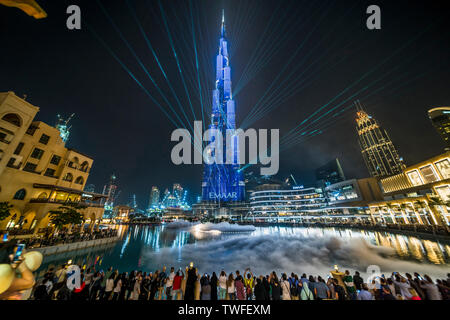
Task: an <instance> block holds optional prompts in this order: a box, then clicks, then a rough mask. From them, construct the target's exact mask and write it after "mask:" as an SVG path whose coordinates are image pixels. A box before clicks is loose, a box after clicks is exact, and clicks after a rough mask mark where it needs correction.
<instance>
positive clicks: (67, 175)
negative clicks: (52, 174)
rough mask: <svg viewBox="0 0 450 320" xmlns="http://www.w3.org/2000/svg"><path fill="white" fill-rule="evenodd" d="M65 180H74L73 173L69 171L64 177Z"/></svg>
mask: <svg viewBox="0 0 450 320" xmlns="http://www.w3.org/2000/svg"><path fill="white" fill-rule="evenodd" d="M63 180H64V181H69V182H72V180H73V175H72V174H71V173H70V172H67V173H66V175H65V176H64V178H63Z"/></svg>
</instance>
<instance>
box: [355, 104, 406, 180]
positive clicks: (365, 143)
mask: <svg viewBox="0 0 450 320" xmlns="http://www.w3.org/2000/svg"><path fill="white" fill-rule="evenodd" d="M355 105H356V109H357V112H356V115H357V117H356V130H357V131H358V142H359V146H360V148H361V153H362V156H363V159H364V162H365V163H366V166H367V169H368V170H369V173H370V175H371V176H373V177H385V176H390V175H394V174H398V173H401V172H402V168H403V167H404V165H403V163H402V160H401V158H400V157H399V156H398V152H397V150H396V149H395V146H394V144H393V143H392V141H391V139H390V138H389V136H388V134H387V132H386V130H384V129H383V128H382V127H380V126H379V124H378V122H377V121H376V120H375V119H374V118H372V117H371V116H369V115H368V114H367V113H366V112H365V111H364V110H363V109H362V106H361V103H360V102H359V101H356V102H355Z"/></svg>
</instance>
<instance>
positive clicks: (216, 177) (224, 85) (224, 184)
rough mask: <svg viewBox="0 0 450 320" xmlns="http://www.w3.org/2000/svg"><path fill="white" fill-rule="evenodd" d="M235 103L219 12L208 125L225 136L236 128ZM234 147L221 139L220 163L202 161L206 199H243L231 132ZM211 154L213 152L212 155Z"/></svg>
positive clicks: (223, 20) (223, 26)
mask: <svg viewBox="0 0 450 320" xmlns="http://www.w3.org/2000/svg"><path fill="white" fill-rule="evenodd" d="M235 111H236V110H235V103H234V100H233V95H232V92H231V67H230V60H229V55H228V46H227V39H226V34H225V16H224V13H223V12H222V27H221V36H220V41H219V52H218V54H217V58H216V82H215V89H214V90H213V92H212V113H211V124H210V125H209V129H215V130H219V131H220V132H221V133H222V136H223V137H226V130H227V129H229V130H236V118H235ZM233 141H234V147H233V148H230V149H231V150H227V148H226V144H225V143H224V144H223V145H224V146H223V148H224V151H223V163H224V164H205V168H204V172H203V181H202V200H203V201H208V202H233V201H242V200H244V196H245V183H244V180H243V177H242V173H241V171H240V170H239V164H238V161H237V159H238V157H239V150H238V141H237V136H233ZM227 153H231V155H232V159H233V160H234V161H233V163H234V164H226V163H225V161H226V158H227V157H226V155H227ZM212 156H214V155H212Z"/></svg>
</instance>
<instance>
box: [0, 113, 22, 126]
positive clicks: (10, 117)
mask: <svg viewBox="0 0 450 320" xmlns="http://www.w3.org/2000/svg"><path fill="white" fill-rule="evenodd" d="M2 120H5V121H6V122H9V123H11V124H13V125H15V126H16V127H20V126H21V125H22V119H21V118H20V117H19V116H18V115H17V114H15V113H8V114H5V115H4V116H3V117H2Z"/></svg>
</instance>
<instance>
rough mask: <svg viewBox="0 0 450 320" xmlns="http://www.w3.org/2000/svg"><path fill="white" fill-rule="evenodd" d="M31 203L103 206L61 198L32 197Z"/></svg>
mask: <svg viewBox="0 0 450 320" xmlns="http://www.w3.org/2000/svg"><path fill="white" fill-rule="evenodd" d="M30 203H56V204H66V205H82V206H87V207H98V208H101V207H103V205H102V204H100V203H92V202H86V201H68V200H59V199H47V198H43V199H40V198H33V199H30Z"/></svg>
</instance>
